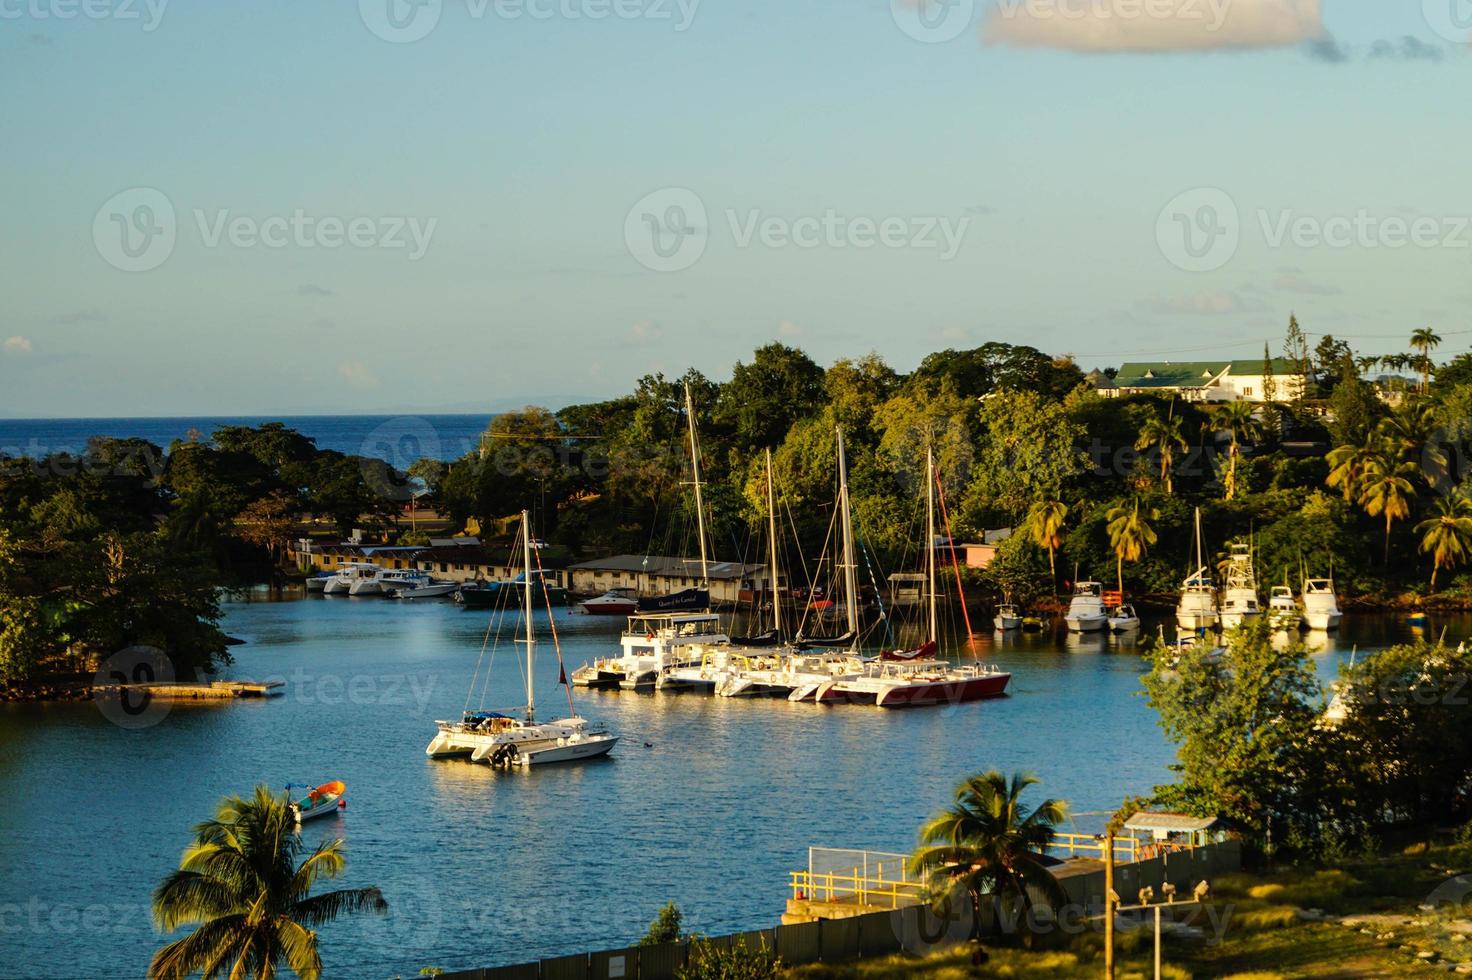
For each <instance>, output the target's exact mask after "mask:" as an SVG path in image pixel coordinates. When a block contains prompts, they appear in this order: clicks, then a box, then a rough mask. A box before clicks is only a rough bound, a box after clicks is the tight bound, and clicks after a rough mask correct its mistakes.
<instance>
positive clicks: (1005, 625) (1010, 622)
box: [992, 616, 1022, 633]
mask: <svg viewBox="0 0 1472 980" xmlns="http://www.w3.org/2000/svg"><path fill="white" fill-rule="evenodd" d="M992 625H993V626H995V627H996V628H997V629H999V630H1001V631H1002V632H1004V633H1006V632H1009V631H1011V630H1016V629H1021V628H1022V617H1021V616H996V617H994V618H993V619H992Z"/></svg>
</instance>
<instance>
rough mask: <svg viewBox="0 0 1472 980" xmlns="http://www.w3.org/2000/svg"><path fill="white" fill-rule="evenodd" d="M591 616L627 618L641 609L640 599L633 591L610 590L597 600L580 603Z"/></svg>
mask: <svg viewBox="0 0 1472 980" xmlns="http://www.w3.org/2000/svg"><path fill="white" fill-rule="evenodd" d="M579 606H580V607H581V608H582V610H583V612H585V613H587V614H588V615H589V616H627V615H629V614H630V613H632V612H634V611H635V610H637V609H638V608H639V599H638V597H637V596H635V595H634V594H633V590H632V589H609V590H608V591H607V592H605V593H603V594H602V595H601V596H598V597H597V598H595V599H587V600H584V601H583V602H581V603H579Z"/></svg>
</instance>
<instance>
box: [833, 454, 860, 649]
mask: <svg viewBox="0 0 1472 980" xmlns="http://www.w3.org/2000/svg"><path fill="white" fill-rule="evenodd" d="M837 431H838V509H839V511H840V517H841V518H842V520H843V600H844V602H843V606H844V611H845V612H846V613H847V614H848V631H849V632H850V633H853V634H855V635H857V634H858V632H859V576H858V566H857V565H856V564H855V562H854V515H853V512H852V510H850V508H849V501H848V460H847V459H846V458H845V457H844V453H843V427H842V426H840V427H839V428H838V430H837Z"/></svg>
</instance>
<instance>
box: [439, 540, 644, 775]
mask: <svg viewBox="0 0 1472 980" xmlns="http://www.w3.org/2000/svg"><path fill="white" fill-rule="evenodd" d="M521 528H522V530H521V535H522V542H523V548H524V552H525V556H524V557H525V560H526V567H527V568H528V570H530V568H531V567H532V545H531V541H532V539H531V517H530V515H529V514H528V513H527V512H526V511H522V514H521ZM523 579H524V584H523V588H524V589H525V595H524V596H523V602H522V606H521V608H522V615H523V616H525V617H526V638H525V640H523V641H521V642H524V643H525V644H526V713H525V716H524V718H516V717H513V716H512V715H508V714H502V713H500V712H494V711H475V712H471V711H469V710H468V708H469V704H468V701H469V699H468V698H467V705H466V707H467V710H466V711H465V712H464V713H463V715H462V717H461V719H460V720H459V721H437V722H435V725H436V726H437V728H438V729H439V731H438V732H437V733H436V734H435V737H434V738H433V739H432V740H431V741H430V743H429V746H428V747H427V748H426V749H425V750H424V752H425V754H426V755H428V756H430V757H431V758H447V757H452V756H462V757H463V756H468V757H469V758H470V759H471V761H473V762H489V763H490V764H491V765H493V766H496V767H498V768H506V769H509V768H511V767H513V766H534V765H543V764H546V763H551V762H574V761H578V760H582V759H591V758H594V757H596V756H602V755H607V754H608V752H609V751H610V750H611V749H612V748H613V747H614V745H615V744H616V743H617V742H618V736H617V735H613V734H610V733H609V732H608V730H607V729H606V728H604V727H602V726H599V725H590V724H589V723H588V720H587V719H586V718H580V717H578V715H577V713H576V712H575V711H572V710H571V709H572V692H571V688H569V690H568V708H569V711H570V713H569V715H568V717H566V718H559V719H557V720H555V721H549V722H540V723H539V722H537V721H536V718H535V712H536V691H535V684H534V682H533V676H534V675H533V672H532V666H533V663H534V659H535V651H536V645H537V635H536V628H535V625H534V623H535V620H536V616H535V610H536V605H535V597H534V595H533V589H534V588H538V587H543V586H541V576H533V575H530V574H528V575H525V576H523ZM534 582H535V583H536V584H535V585H534ZM547 608H548V618H549V621H550V620H551V606H550V605H549V606H548V607H547ZM553 637H554V642H555V638H556V626H555V624H554V625H553ZM560 659H561V655H560V653H559V660H560ZM488 669H489V668H488ZM477 670H479V667H478V666H477ZM474 685H475V680H474V678H472V679H471V687H472V689H473V688H474Z"/></svg>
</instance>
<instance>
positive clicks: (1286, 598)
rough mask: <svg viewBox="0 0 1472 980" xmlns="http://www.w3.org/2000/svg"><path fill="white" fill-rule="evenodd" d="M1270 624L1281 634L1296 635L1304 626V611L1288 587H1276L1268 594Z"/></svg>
mask: <svg viewBox="0 0 1472 980" xmlns="http://www.w3.org/2000/svg"><path fill="white" fill-rule="evenodd" d="M1268 623H1269V624H1271V626H1272V627H1273V629H1274V630H1276V631H1279V632H1290V633H1296V632H1298V630H1299V629H1300V628H1302V626H1303V611H1302V610H1301V609H1299V608H1298V599H1297V598H1296V597H1295V596H1294V595H1293V590H1292V589H1291V588H1289V587H1288V586H1286V585H1275V586H1273V588H1272V591H1271V592H1270V593H1269V594H1268Z"/></svg>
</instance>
